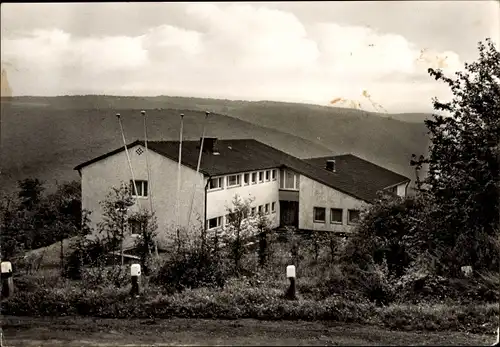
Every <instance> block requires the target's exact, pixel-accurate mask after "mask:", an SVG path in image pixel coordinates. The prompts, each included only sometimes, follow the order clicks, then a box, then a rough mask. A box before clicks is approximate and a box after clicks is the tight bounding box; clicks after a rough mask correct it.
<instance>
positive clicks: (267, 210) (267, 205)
mask: <svg viewBox="0 0 500 347" xmlns="http://www.w3.org/2000/svg"><path fill="white" fill-rule="evenodd" d="M265 212H266V214H269V204H266V208H265Z"/></svg>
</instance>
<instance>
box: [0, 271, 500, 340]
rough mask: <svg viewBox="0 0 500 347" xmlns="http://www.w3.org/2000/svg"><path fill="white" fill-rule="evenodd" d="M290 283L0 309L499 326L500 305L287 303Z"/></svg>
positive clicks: (101, 291) (97, 294) (29, 295)
mask: <svg viewBox="0 0 500 347" xmlns="http://www.w3.org/2000/svg"><path fill="white" fill-rule="evenodd" d="M285 287H286V282H285V281H281V282H280V284H277V285H276V286H275V287H274V288H270V287H268V286H266V284H265V283H261V284H260V285H257V286H255V285H253V284H252V283H251V281H249V280H241V279H235V278H233V279H230V280H228V281H227V282H226V285H225V286H224V288H223V289H220V288H218V289H213V288H198V289H185V290H184V291H183V292H181V293H180V292H176V293H173V294H166V293H164V292H162V291H161V290H159V288H157V287H151V286H149V285H148V283H147V282H146V283H144V285H143V291H142V293H141V294H140V296H139V297H138V298H137V297H132V296H130V294H129V287H128V286H127V287H123V288H119V289H117V288H115V287H114V286H107V287H101V288H95V289H83V288H78V287H72V286H70V285H63V286H58V287H57V288H49V287H46V288H40V287H39V288H36V289H34V290H33V291H30V292H21V291H18V292H16V293H15V294H14V296H13V297H11V298H8V299H6V300H4V301H3V302H2V304H1V309H2V313H3V314H6V315H28V316H68V315H84V316H94V317H101V318H127V319H130V318H171V317H179V318H214V319H215V318H216V319H236V318H254V319H263V320H329V321H337V322H355V323H363V324H366V323H368V324H378V325H382V326H385V327H388V328H391V329H400V330H441V331H442V330H454V331H457V330H458V331H469V332H480V333H481V332H483V333H484V332H487V331H489V330H491V329H492V327H494V326H497V325H498V313H499V312H498V311H499V308H498V304H475V305H473V304H471V305H456V304H455V305H443V304H441V305H428V304H420V305H418V306H417V305H398V304H396V305H395V304H392V305H389V306H386V307H379V308H376V307H375V306H374V305H373V304H372V303H370V302H368V301H366V300H364V301H362V300H360V301H357V302H353V301H351V300H346V298H345V297H342V296H340V295H339V296H331V297H328V298H326V299H321V300H316V299H313V298H300V296H299V300H295V301H288V300H285V299H284V298H283V296H284V292H285Z"/></svg>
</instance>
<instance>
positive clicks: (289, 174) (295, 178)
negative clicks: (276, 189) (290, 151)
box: [280, 170, 300, 190]
mask: <svg viewBox="0 0 500 347" xmlns="http://www.w3.org/2000/svg"><path fill="white" fill-rule="evenodd" d="M299 177H300V176H299V175H298V174H296V173H294V172H293V171H288V170H280V189H290V190H299V186H300V180H299Z"/></svg>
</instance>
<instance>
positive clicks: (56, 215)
mask: <svg viewBox="0 0 500 347" xmlns="http://www.w3.org/2000/svg"><path fill="white" fill-rule="evenodd" d="M43 201H44V205H43V207H44V212H45V213H44V221H45V223H44V225H45V229H46V230H51V231H52V234H53V235H54V238H55V239H56V240H57V241H58V242H59V244H60V261H61V271H64V240H65V239H66V238H68V237H71V236H74V235H77V234H78V233H79V232H80V229H81V228H82V212H81V209H82V200H81V185H80V182H78V181H72V182H66V183H63V184H62V185H58V187H57V190H56V192H55V193H53V194H50V195H49V196H47V198H46V199H44V200H43Z"/></svg>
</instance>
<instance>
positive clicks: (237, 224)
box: [224, 195, 256, 273]
mask: <svg viewBox="0 0 500 347" xmlns="http://www.w3.org/2000/svg"><path fill="white" fill-rule="evenodd" d="M252 201H253V200H252V199H245V200H243V199H241V198H240V197H239V196H238V195H235V196H234V198H233V201H232V205H233V206H232V207H228V208H227V212H228V215H227V221H228V224H227V226H226V228H225V230H224V232H225V236H226V238H227V239H228V241H229V244H230V247H231V255H232V259H233V261H234V269H235V271H236V273H238V272H239V271H240V270H241V269H240V262H241V259H242V258H243V255H244V254H245V245H244V241H245V240H246V239H247V237H248V236H251V234H253V232H252V231H253V229H255V222H256V221H255V220H254V219H253V218H249V217H250V209H251V208H250V204H251V203H252Z"/></svg>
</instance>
